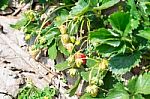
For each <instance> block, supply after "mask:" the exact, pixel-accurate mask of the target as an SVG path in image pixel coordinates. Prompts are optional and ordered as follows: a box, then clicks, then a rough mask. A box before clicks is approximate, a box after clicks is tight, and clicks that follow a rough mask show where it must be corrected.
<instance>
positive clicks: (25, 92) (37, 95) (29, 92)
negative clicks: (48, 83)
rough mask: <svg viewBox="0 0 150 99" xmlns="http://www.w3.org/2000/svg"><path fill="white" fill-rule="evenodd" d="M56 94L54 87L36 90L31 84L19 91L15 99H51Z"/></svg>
mask: <svg viewBox="0 0 150 99" xmlns="http://www.w3.org/2000/svg"><path fill="white" fill-rule="evenodd" d="M55 94H56V89H55V88H54V87H45V88H44V89H38V88H37V87H36V86H34V85H33V84H31V83H28V84H27V85H26V86H24V87H23V88H21V89H20V91H19V93H18V97H17V99H53V97H54V95H55Z"/></svg>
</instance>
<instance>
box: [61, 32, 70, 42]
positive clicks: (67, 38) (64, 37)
mask: <svg viewBox="0 0 150 99" xmlns="http://www.w3.org/2000/svg"><path fill="white" fill-rule="evenodd" d="M61 42H62V43H63V44H66V43H68V42H69V35H68V34H62V35H61Z"/></svg>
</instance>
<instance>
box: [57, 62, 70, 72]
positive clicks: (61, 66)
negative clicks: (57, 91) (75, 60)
mask: <svg viewBox="0 0 150 99" xmlns="http://www.w3.org/2000/svg"><path fill="white" fill-rule="evenodd" d="M55 68H56V69H57V70H58V71H63V70H65V69H68V68H70V66H69V65H68V62H67V61H65V62H61V63H59V64H56V65H55Z"/></svg>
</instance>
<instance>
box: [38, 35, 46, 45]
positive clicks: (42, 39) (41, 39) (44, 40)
mask: <svg viewBox="0 0 150 99" xmlns="http://www.w3.org/2000/svg"><path fill="white" fill-rule="evenodd" d="M39 42H40V44H41V45H42V44H44V43H45V42H46V38H45V37H40V41H39Z"/></svg>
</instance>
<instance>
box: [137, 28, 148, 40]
mask: <svg viewBox="0 0 150 99" xmlns="http://www.w3.org/2000/svg"><path fill="white" fill-rule="evenodd" d="M139 32H140V34H137V35H138V36H140V37H143V38H145V39H147V40H150V28H147V29H145V30H141V31H139Z"/></svg>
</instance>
